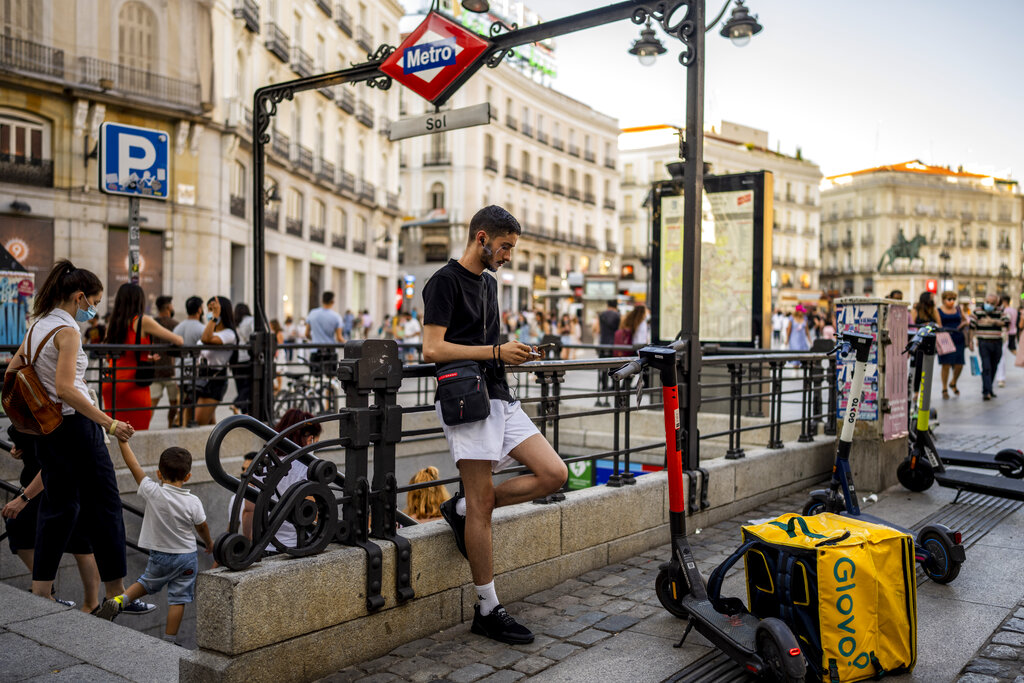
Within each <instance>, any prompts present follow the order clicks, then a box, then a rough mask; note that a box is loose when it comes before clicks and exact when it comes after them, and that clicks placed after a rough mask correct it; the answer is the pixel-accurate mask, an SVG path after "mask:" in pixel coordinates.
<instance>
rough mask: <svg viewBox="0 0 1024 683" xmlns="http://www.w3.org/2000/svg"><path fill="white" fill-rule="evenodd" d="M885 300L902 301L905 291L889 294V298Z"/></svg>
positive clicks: (898, 290)
mask: <svg viewBox="0 0 1024 683" xmlns="http://www.w3.org/2000/svg"><path fill="white" fill-rule="evenodd" d="M885 298H886V299H902V298H903V290H900V289H894V290H892V291H891V292H889V296H887V297H885Z"/></svg>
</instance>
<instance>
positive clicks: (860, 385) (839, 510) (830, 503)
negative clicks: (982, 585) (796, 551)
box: [803, 332, 965, 583]
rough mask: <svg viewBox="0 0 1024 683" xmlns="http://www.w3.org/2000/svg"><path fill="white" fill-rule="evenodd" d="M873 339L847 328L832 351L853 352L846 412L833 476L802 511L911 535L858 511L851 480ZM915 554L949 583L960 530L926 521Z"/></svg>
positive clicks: (957, 559) (957, 561)
mask: <svg viewBox="0 0 1024 683" xmlns="http://www.w3.org/2000/svg"><path fill="white" fill-rule="evenodd" d="M873 341H874V340H873V339H872V337H871V336H870V335H866V334H857V333H852V332H848V333H846V334H844V335H842V337H841V338H840V341H839V344H838V345H837V346H836V348H835V349H834V351H835V352H837V353H840V354H842V355H844V356H845V355H847V354H849V353H850V351H853V353H854V354H855V363H854V366H853V378H852V380H851V382H850V393H849V398H848V400H847V407H846V415H845V416H844V417H843V428H842V431H841V432H840V434H839V442H838V444H837V445H836V460H835V464H833V466H832V480H831V482H830V483H829V487H828V488H827V489H819V490H816V491H811V498H810V500H809V501H808V502H807V503H806V504H805V505H804V507H803V514H804V515H816V514H818V513H820V512H832V513H835V514H839V515H844V516H849V517H857V518H858V519H863V520H865V521H868V522H872V523H874V524H881V525H883V526H887V527H890V528H892V529H897V530H899V531H903V532H905V533H908V534H911V535H913V532H912V531H910V530H908V529H904V528H903V527H900V526H897V525H896V524H892V523H891V522H887V521H885V520H884V519H880V518H878V517H875V516H874V515H869V514H865V513H864V512H861V509H860V504H859V503H858V502H857V490H856V487H855V486H854V482H853V470H852V469H851V468H850V450H851V449H852V447H853V432H854V428H855V427H856V424H857V415H858V414H859V412H860V404H861V401H862V400H863V396H862V394H863V391H864V374H865V371H866V369H867V364H868V357H869V356H870V355H871V344H872V342H873ZM914 557H915V559H916V560H917V561H918V562H919V563H921V566H922V568H923V569H924V572H925V574H927V575H928V578H930V579H931V580H932V581H935V582H936V583H949V582H950V581H952V580H953V579H955V578H956V577H957V575H958V574H960V565H962V564H963V562H964V559H965V555H964V547H963V545H962V544H961V538H960V533H959V532H954V531H953V530H952V529H950V528H949V527H947V526H944V525H942V524H928V525H927V526H925V527H924V528H923V529H921V531H920V532H919V533H918V534H917V538H916V539H915V541H914Z"/></svg>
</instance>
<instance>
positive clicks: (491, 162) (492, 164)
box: [484, 157, 498, 173]
mask: <svg viewBox="0 0 1024 683" xmlns="http://www.w3.org/2000/svg"><path fill="white" fill-rule="evenodd" d="M484 169H486V170H488V171H494V172H495V173H497V172H498V160H497V159H495V158H494V157H484Z"/></svg>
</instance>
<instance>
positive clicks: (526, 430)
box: [434, 398, 540, 472]
mask: <svg viewBox="0 0 1024 683" xmlns="http://www.w3.org/2000/svg"><path fill="white" fill-rule="evenodd" d="M434 409H435V410H437V417H438V419H439V420H441V429H443V430H444V436H445V438H446V439H448V448H449V450H451V452H452V459H454V460H455V465H456V467H457V466H458V464H459V461H460V460H490V461H491V463H492V464H491V471H492V472H497V471H499V470H502V469H505V468H506V467H508V466H509V465H511V464H512V463H513V462H514V460H515V459H514V458H511V457H509V452H510V451H511V450H512V449H513V448H515V447H516V446H518V445H519V444H521V443H522V442H524V441H526V440H527V439H528V438H530V437H531V436H533V435H534V434H540V431H539V430H538V429H537V426H536V425H535V424H533V421H532V420H530V418H529V416H528V415H527V414H526V413H525V412H524V411H523V407H522V405H521V404H520V403H519V401H513V402H511V403H509V402H508V401H502V400H501V399H497V398H492V399H491V414H490V415H489V416H488V417H487V419H486V420H479V421H477V422H468V423H466V424H461V425H455V426H449V425H446V424H445V423H444V418H443V417H441V404H440V402H438V403H435V404H434Z"/></svg>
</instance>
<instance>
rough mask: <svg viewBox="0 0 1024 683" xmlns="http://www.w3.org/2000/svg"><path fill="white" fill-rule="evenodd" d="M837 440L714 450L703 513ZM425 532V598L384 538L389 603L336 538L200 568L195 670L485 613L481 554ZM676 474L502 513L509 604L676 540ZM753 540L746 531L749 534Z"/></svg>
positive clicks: (331, 654) (363, 651) (245, 670)
mask: <svg viewBox="0 0 1024 683" xmlns="http://www.w3.org/2000/svg"><path fill="white" fill-rule="evenodd" d="M832 455H833V441H832V439H818V440H817V441H815V442H811V443H804V444H798V443H790V444H787V446H786V447H785V448H783V449H781V450H774V451H769V450H767V449H760V448H758V449H751V450H749V451H748V453H747V457H745V458H743V459H740V460H725V459H723V458H715V459H711V460H709V461H708V462H707V463H706V466H707V468H708V470H709V471H710V474H711V476H710V486H709V490H708V498H709V503H710V508H709V509H708V510H705V511H702V512H700V513H698V514H696V515H693V516H691V517H690V519H689V522H688V523H689V524H691V528H695V527H702V526H708V525H711V524H715V523H717V522H719V521H722V520H724V519H727V518H729V517H731V516H733V515H735V514H737V513H738V512H740V511H742V510H744V509H749V508H750V507H754V506H756V505H759V504H761V503H763V502H766V501H769V500H774V499H775V498H778V497H780V496H782V495H785V494H787V493H790V492H792V491H794V490H798V489H800V488H804V487H807V486H809V485H811V484H812V483H814V482H818V481H821V480H822V479H823V478H824V477H825V476H826V475H827V473H828V472H829V471H830V469H831V463H832ZM402 534H403V535H404V536H406V537H407V538H408V539H409V540H410V541H411V543H412V577H413V578H412V585H413V588H414V590H415V591H416V597H415V598H414V599H413V600H411V601H409V602H408V603H406V604H404V605H397V604H396V601H395V595H394V559H395V554H394V547H393V546H392V544H390V543H386V542H382V543H381V545H382V547H383V550H384V586H385V588H384V597H385V599H386V601H387V602H386V605H385V607H384V608H383V609H381V610H379V611H377V612H375V613H372V614H368V613H367V612H366V609H365V579H364V571H365V564H366V558H365V554H364V553H363V551H361V550H359V549H356V548H349V547H339V546H330V547H329V548H330V549H329V550H328V551H327V552H324V553H322V554H320V555H316V556H314V557H307V558H300V559H290V558H287V559H286V558H273V559H269V560H265V561H263V562H262V563H260V564H258V565H254V566H253V567H251V568H249V569H247V570H245V571H241V572H231V571H228V570H226V569H216V570H213V571H209V572H204V573H203V574H202V575H200V577H199V581H198V585H197V595H196V603H197V609H198V615H197V641H198V644H199V647H200V650H198V651H196V652H193V653H191V654H189V655H187V656H186V657H185V658H183V659H182V661H181V667H180V675H181V680H183V681H208V680H222V681H239V682H240V683H241V682H243V681H244V683H256V682H257V681H276V680H281V679H282V678H284V679H288V680H303V681H308V680H314V679H316V678H319V677H322V676H324V675H326V674H328V673H331V672H333V671H337V670H339V669H342V668H344V667H345V666H348V665H349V664H351V663H353V662H357V661H363V660H366V659H371V658H374V657H377V656H380V655H382V654H384V653H386V652H388V651H390V650H392V649H394V648H395V647H397V646H399V645H401V644H403V643H405V642H409V641H412V640H415V639H417V638H420V637H423V636H426V635H428V634H430V633H433V632H436V631H439V630H441V629H444V628H448V627H451V626H454V625H456V624H459V623H461V622H462V621H465V620H468V619H471V618H472V614H473V605H474V604H475V602H476V597H475V594H474V592H473V588H472V581H471V577H470V574H469V566H468V564H467V563H466V561H465V560H464V559H463V558H462V556H461V555H459V553H458V551H457V550H456V549H455V545H454V542H453V541H452V536H451V533H450V531H449V530H448V528H447V525H445V524H444V523H443V522H439V521H438V522H429V523H426V524H422V525H418V526H415V527H412V528H407V529H403V530H402ZM668 538H669V530H668V486H667V479H666V476H665V474H664V473H663V472H660V473H654V474H649V475H644V476H641V477H639V478H638V479H637V482H636V484H635V485H634V486H628V487H623V488H618V489H615V488H608V487H605V486H599V487H595V488H591V489H587V490H584V491H574V492H570V493H569V494H567V496H566V500H565V501H563V502H560V503H555V504H552V505H533V504H522V505H516V506H511V507H508V508H503V509H500V510H497V511H496V512H495V515H494V555H495V583H496V585H497V590H498V594H499V595H500V596H501V598H502V599H503V600H505V601H507V602H512V601H514V600H518V599H521V598H523V597H525V596H526V595H529V594H532V593H535V592H537V591H539V590H543V589H545V588H548V587H551V586H553V585H556V584H558V583H560V582H562V581H565V580H566V579H568V578H571V577H574V576H578V575H580V574H582V573H584V572H587V571H589V570H591V569H595V568H598V567H602V566H605V565H607V564H609V563H614V562H618V561H620V560H622V559H625V558H627V557H631V556H633V555H636V554H637V553H640V552H642V551H644V550H646V549H649V548H652V547H657V546H659V545H663V544H665V543H666V542H667V541H668ZM738 540H739V539H737V541H738Z"/></svg>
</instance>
